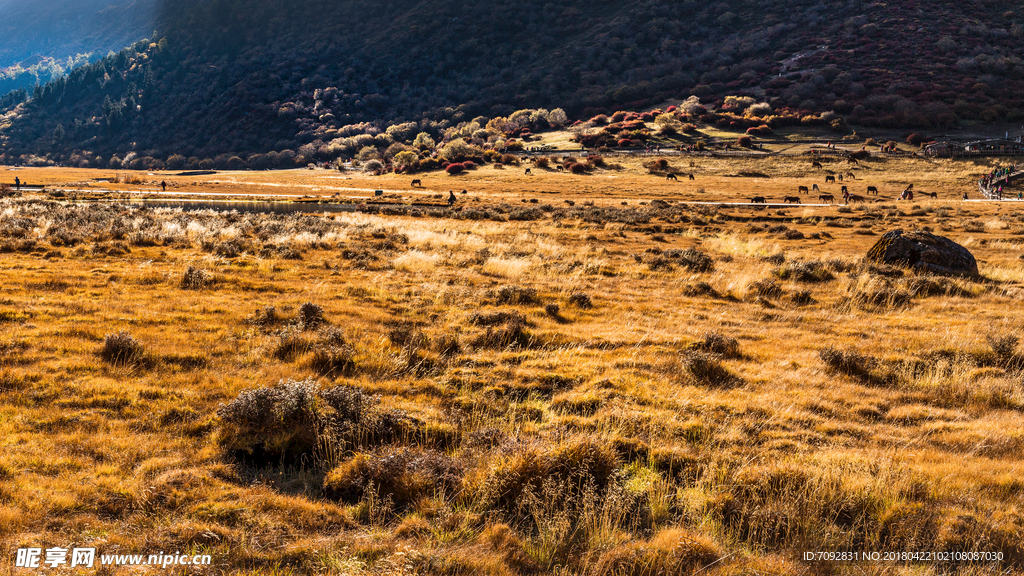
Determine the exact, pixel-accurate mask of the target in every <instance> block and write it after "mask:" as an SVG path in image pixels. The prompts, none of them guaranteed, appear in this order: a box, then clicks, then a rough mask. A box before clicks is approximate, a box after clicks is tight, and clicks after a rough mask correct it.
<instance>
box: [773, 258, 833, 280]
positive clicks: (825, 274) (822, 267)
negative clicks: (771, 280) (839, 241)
mask: <svg viewBox="0 0 1024 576" xmlns="http://www.w3.org/2000/svg"><path fill="white" fill-rule="evenodd" d="M772 273H773V274H774V275H775V276H778V277H779V278H781V279H782V280H794V281H796V282H827V281H829V280H832V279H834V278H835V276H834V275H833V274H832V271H831V270H829V266H828V265H827V264H825V263H824V262H819V261H817V260H790V261H789V262H786V263H785V264H784V265H782V266H780V267H778V268H776V269H775V270H774V271H773V272H772Z"/></svg>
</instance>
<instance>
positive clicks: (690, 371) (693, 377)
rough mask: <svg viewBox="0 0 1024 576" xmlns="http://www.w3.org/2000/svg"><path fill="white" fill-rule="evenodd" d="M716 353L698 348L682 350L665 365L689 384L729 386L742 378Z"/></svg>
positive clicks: (736, 384)
mask: <svg viewBox="0 0 1024 576" xmlns="http://www.w3.org/2000/svg"><path fill="white" fill-rule="evenodd" d="M720 358H721V357H720V356H719V355H718V354H712V353H708V352H703V351H698V350H684V351H683V352H682V354H680V355H679V356H678V357H677V358H676V359H674V360H673V361H670V363H669V365H668V366H667V368H668V370H669V372H670V373H672V374H673V375H674V376H675V377H676V378H680V379H682V380H683V381H685V382H687V383H689V384H695V385H698V386H712V387H715V388H729V387H732V386H738V385H740V384H741V383H742V380H741V379H740V377H739V376H737V375H736V374H733V373H732V371H730V370H729V369H728V368H726V367H725V366H723V365H722V363H721V362H720V361H719V360H720Z"/></svg>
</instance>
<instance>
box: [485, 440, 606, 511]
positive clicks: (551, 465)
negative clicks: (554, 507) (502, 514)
mask: <svg viewBox="0 0 1024 576" xmlns="http://www.w3.org/2000/svg"><path fill="white" fill-rule="evenodd" d="M618 465H619V459H618V455H617V454H616V453H615V451H614V449H613V448H612V447H611V446H609V445H608V444H607V443H606V442H603V441H599V440H597V439H594V438H589V437H585V436H584V437H577V438H571V439H569V440H567V441H565V442H563V443H562V444H559V445H557V446H532V447H527V448H520V449H516V450H513V451H510V452H508V453H507V454H504V455H503V456H501V457H500V459H499V460H498V461H497V462H496V463H495V464H494V465H493V466H492V467H491V471H490V475H489V478H488V479H487V482H486V483H485V485H484V490H485V491H486V492H487V493H488V495H489V497H490V500H491V501H492V502H493V503H494V504H495V505H496V506H498V507H500V508H503V509H505V510H508V511H515V510H516V508H517V507H518V506H519V504H520V502H521V497H522V495H523V494H524V493H525V492H530V493H533V494H537V493H540V492H541V490H542V488H543V484H544V482H545V480H554V481H557V482H568V481H572V482H576V483H579V482H588V481H589V482H592V483H593V484H594V485H595V486H596V487H597V488H598V489H600V488H604V487H606V486H607V485H608V483H609V481H610V480H611V478H612V475H613V473H614V472H615V469H616V468H617V467H618Z"/></svg>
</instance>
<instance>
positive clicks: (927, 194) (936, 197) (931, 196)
mask: <svg viewBox="0 0 1024 576" xmlns="http://www.w3.org/2000/svg"><path fill="white" fill-rule="evenodd" d="M918 194H920V195H922V196H928V197H929V198H935V199H938V197H939V193H938V192H918Z"/></svg>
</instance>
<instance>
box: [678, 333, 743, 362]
mask: <svg viewBox="0 0 1024 576" xmlns="http://www.w3.org/2000/svg"><path fill="white" fill-rule="evenodd" d="M688 348H689V349H690V350H696V351H699V352H707V353H709V354H717V355H719V356H721V357H723V358H741V357H742V354H741V353H740V343H739V342H738V341H737V340H736V339H735V338H731V337H729V336H725V335H724V334H720V333H718V332H708V333H706V334H704V336H702V337H701V339H700V340H698V341H696V342H694V343H692V344H690V345H689V347H688Z"/></svg>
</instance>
